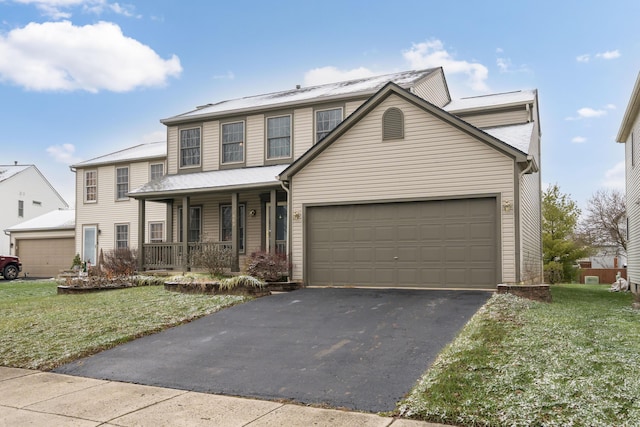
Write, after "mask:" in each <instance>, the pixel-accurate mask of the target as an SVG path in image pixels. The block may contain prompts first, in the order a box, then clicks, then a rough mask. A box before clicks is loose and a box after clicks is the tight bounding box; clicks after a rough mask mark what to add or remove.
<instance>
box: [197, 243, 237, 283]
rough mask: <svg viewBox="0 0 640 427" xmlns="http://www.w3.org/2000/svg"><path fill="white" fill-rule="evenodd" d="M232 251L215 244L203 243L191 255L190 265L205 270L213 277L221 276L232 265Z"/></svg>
mask: <svg viewBox="0 0 640 427" xmlns="http://www.w3.org/2000/svg"><path fill="white" fill-rule="evenodd" d="M231 257H232V253H231V249H230V248H228V247H225V246H221V245H218V244H216V243H213V242H203V243H201V244H199V245H198V246H196V247H194V248H193V249H192V250H191V253H190V254H189V259H190V264H191V265H192V266H194V267H200V268H204V269H205V270H206V271H207V272H208V273H209V274H210V275H212V276H221V275H222V274H223V273H224V271H225V269H226V268H228V267H229V266H230V265H231Z"/></svg>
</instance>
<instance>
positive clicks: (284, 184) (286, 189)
mask: <svg viewBox="0 0 640 427" xmlns="http://www.w3.org/2000/svg"><path fill="white" fill-rule="evenodd" d="M288 184H289V181H280V186H281V187H282V189H283V190H284V192H285V193H287V275H288V277H289V281H291V278H292V274H293V264H292V263H291V232H292V231H293V230H292V227H291V224H292V220H291V216H292V210H291V206H292V203H291V191H290V190H289V187H288Z"/></svg>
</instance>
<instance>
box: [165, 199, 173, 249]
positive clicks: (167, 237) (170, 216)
mask: <svg viewBox="0 0 640 427" xmlns="http://www.w3.org/2000/svg"><path fill="white" fill-rule="evenodd" d="M166 218H167V230H166V234H165V240H166V242H167V243H173V200H170V201H168V202H167V213H166Z"/></svg>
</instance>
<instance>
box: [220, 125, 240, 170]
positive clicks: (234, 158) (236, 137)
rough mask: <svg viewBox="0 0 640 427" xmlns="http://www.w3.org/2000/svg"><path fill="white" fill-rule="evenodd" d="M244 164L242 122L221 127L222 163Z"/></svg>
mask: <svg viewBox="0 0 640 427" xmlns="http://www.w3.org/2000/svg"><path fill="white" fill-rule="evenodd" d="M242 162H244V122H235V123H224V124H223V125H222V163H242Z"/></svg>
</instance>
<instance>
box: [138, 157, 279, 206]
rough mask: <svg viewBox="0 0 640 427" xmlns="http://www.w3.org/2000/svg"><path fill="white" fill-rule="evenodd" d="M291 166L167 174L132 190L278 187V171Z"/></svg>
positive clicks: (143, 195)
mask: <svg viewBox="0 0 640 427" xmlns="http://www.w3.org/2000/svg"><path fill="white" fill-rule="evenodd" d="M287 166H289V165H276V166H256V167H249V168H241V169H222V170H215V171H209V172H195V173H187V174H178V175H165V176H163V177H162V178H159V179H157V180H155V181H151V182H148V183H146V184H145V185H143V186H142V187H140V188H137V189H135V190H133V191H131V192H129V194H128V195H129V196H131V197H133V198H136V199H151V198H156V199H157V198H163V197H168V196H173V195H175V194H176V193H178V194H181V195H182V194H194V193H209V192H212V191H231V190H236V189H243V188H251V189H254V188H264V187H273V186H279V185H280V181H278V178H277V176H278V174H279V173H281V172H282V171H283V170H284V169H285V168H286V167H287Z"/></svg>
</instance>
